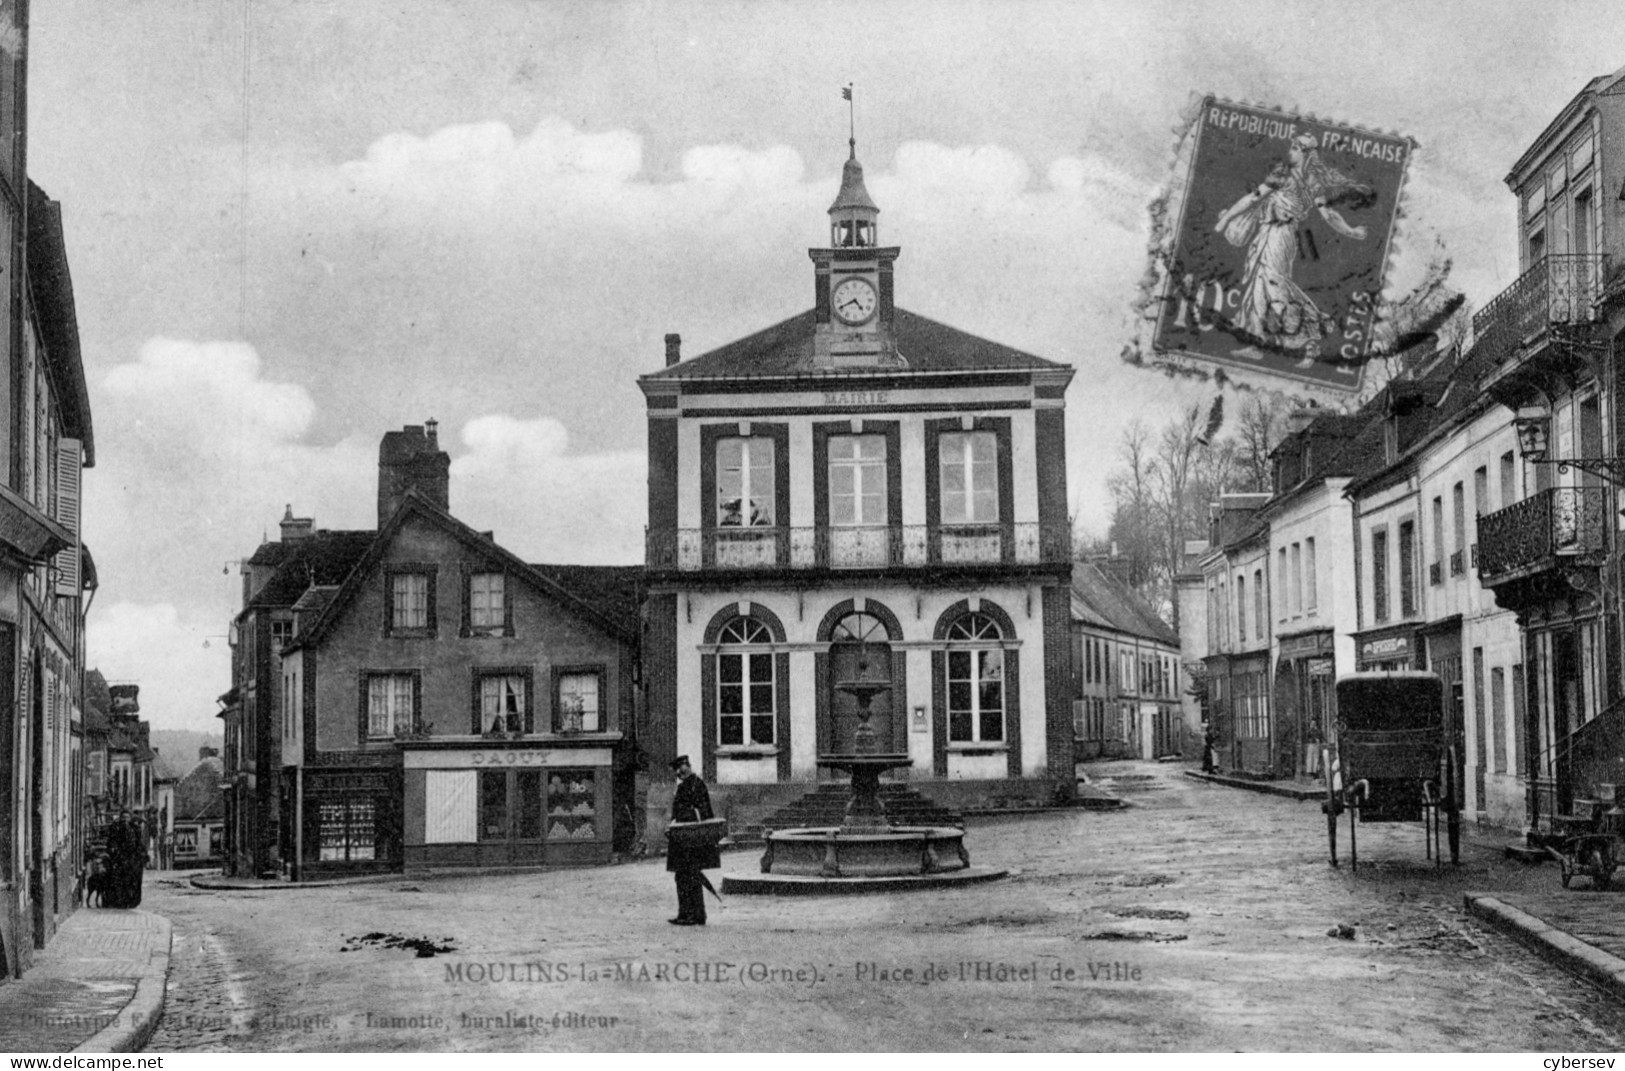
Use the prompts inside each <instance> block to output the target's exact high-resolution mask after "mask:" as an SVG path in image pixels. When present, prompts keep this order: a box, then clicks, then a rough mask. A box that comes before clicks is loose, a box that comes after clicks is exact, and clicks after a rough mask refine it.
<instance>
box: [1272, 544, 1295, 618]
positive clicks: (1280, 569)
mask: <svg viewBox="0 0 1625 1071" xmlns="http://www.w3.org/2000/svg"><path fill="white" fill-rule="evenodd" d="M1275 575H1276V576H1278V577H1284V576H1286V548H1285V547H1282V548H1281V549H1280V550H1278V551H1276V553H1275ZM1286 589H1287V586H1286V584H1285V583H1282V584H1281V586H1280V587H1278V588H1276V589H1275V593H1276V594H1277V595H1279V596H1281V605H1280V607H1279V609H1278V610H1277V611H1276V614H1275V616H1276V617H1278V618H1280V619H1281V620H1282V621H1285V620H1286V617H1287V614H1289V613H1291V612H1292V607H1290V606H1288V605H1287V590H1286Z"/></svg>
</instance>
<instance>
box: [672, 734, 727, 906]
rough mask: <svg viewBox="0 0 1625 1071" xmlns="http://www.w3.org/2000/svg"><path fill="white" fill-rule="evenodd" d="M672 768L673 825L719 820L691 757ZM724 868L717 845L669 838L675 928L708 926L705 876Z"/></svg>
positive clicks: (674, 762)
mask: <svg viewBox="0 0 1625 1071" xmlns="http://www.w3.org/2000/svg"><path fill="white" fill-rule="evenodd" d="M671 768H672V770H674V771H675V772H676V774H677V791H676V793H674V794H673V795H672V798H671V820H672V822H674V823H678V822H708V821H710V820H711V819H712V818H713V817H715V816H714V815H713V814H712V813H711V793H710V792H709V791H708V790H707V789H706V787H705V782H704V781H702V780H700V777H699V775H698V774H696V773H695V772H694V768H693V767H692V766H690V765H689V763H688V756H687V755H679V756H677V757H676V758H675V759H673V760H672V763H671ZM721 865H722V853H721V852H720V851H718V850H717V846H716V842H714V841H704V842H696V841H692V840H687V839H686V838H681V837H668V839H667V843H666V869H667V870H669V871H671V873H672V875H673V876H674V878H675V879H676V882H677V917H676V918H674V919H670V920H669V921H670V922H671V924H672V925H673V926H704V925H705V885H706V881H705V873H704V872H705V871H706V870H709V869H711V868H713V867H719V866H721Z"/></svg>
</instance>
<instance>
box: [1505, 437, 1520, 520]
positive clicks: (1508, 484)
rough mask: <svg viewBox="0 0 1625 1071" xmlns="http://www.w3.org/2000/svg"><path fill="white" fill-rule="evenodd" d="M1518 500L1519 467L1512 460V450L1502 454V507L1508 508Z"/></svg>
mask: <svg viewBox="0 0 1625 1071" xmlns="http://www.w3.org/2000/svg"><path fill="white" fill-rule="evenodd" d="M1516 501H1518V467H1517V464H1516V463H1515V462H1514V461H1513V460H1512V451H1511V450H1508V451H1507V452H1506V453H1504V454H1502V455H1501V508H1502V509H1506V508H1507V507H1508V506H1510V505H1512V503H1514V502H1516Z"/></svg>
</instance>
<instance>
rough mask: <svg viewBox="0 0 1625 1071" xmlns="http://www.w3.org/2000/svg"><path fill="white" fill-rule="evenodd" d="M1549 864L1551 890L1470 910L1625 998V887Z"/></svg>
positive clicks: (1298, 794) (1283, 788)
mask: <svg viewBox="0 0 1625 1071" xmlns="http://www.w3.org/2000/svg"><path fill="white" fill-rule="evenodd" d="M1185 776H1186V777H1190V778H1193V779H1195V780H1198V781H1208V782H1211V783H1212V784H1216V785H1224V786H1225V787H1227V788H1241V789H1246V790H1248V791H1251V792H1264V793H1268V794H1270V795H1274V796H1286V797H1289V798H1292V799H1298V800H1309V799H1321V798H1324V796H1325V793H1326V789H1325V786H1324V785H1322V784H1318V783H1311V782H1309V781H1307V780H1303V779H1299V780H1295V781H1254V780H1251V779H1249V778H1245V777H1231V776H1227V775H1225V774H1209V773H1202V772H1200V771H1198V770H1186V771H1185ZM1471 832H1472V831H1469V833H1470V834H1471ZM1535 858H1536V859H1538V858H1539V856H1538V855H1536V856H1535ZM1544 869H1545V870H1547V871H1548V872H1549V874H1550V877H1551V881H1550V886H1551V887H1550V888H1549V889H1537V890H1535V891H1509V892H1494V893H1489V892H1469V893H1465V894H1464V895H1463V901H1464V902H1465V904H1466V907H1467V911H1468V913H1469V914H1471V915H1473V916H1474V917H1475V918H1477V919H1479V920H1480V921H1481V922H1483V923H1484V924H1486V925H1488V926H1491V927H1493V928H1494V929H1497V930H1500V931H1501V932H1503V933H1505V934H1507V935H1509V936H1511V937H1513V938H1514V939H1516V940H1518V941H1520V942H1522V943H1523V944H1525V945H1527V946H1528V947H1529V948H1531V949H1533V950H1534V951H1535V952H1536V953H1537V954H1539V955H1541V956H1543V957H1544V958H1546V959H1548V960H1550V961H1552V962H1553V963H1555V964H1557V965H1558V966H1560V967H1562V968H1563V969H1564V970H1567V971H1569V972H1570V973H1572V974H1576V975H1579V976H1580V977H1582V978H1585V979H1587V980H1589V981H1591V982H1593V983H1594V984H1596V985H1598V986H1600V987H1601V988H1603V989H1605V990H1607V991H1608V992H1609V993H1611V994H1613V995H1614V996H1615V997H1617V998H1620V999H1622V1000H1625V892H1622V891H1620V890H1618V889H1614V890H1609V891H1606V892H1604V891H1600V890H1596V889H1592V888H1591V887H1590V886H1589V884H1588V881H1587V879H1586V878H1583V877H1582V878H1580V879H1579V880H1578V882H1577V883H1576V885H1575V887H1574V888H1573V889H1564V888H1563V887H1562V885H1561V883H1560V882H1559V881H1558V876H1557V870H1556V868H1555V867H1546V868H1544ZM1621 877H1622V878H1625V874H1622V875H1621Z"/></svg>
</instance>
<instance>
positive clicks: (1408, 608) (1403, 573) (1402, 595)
mask: <svg viewBox="0 0 1625 1071" xmlns="http://www.w3.org/2000/svg"><path fill="white" fill-rule="evenodd" d="M1399 613H1400V616H1402V617H1409V616H1411V615H1412V614H1414V613H1416V523H1415V522H1414V521H1401V522H1400V524H1399Z"/></svg>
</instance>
